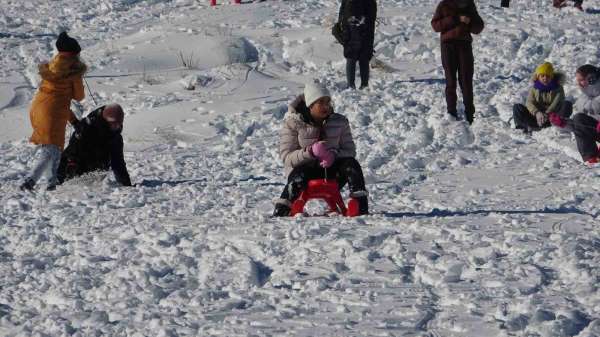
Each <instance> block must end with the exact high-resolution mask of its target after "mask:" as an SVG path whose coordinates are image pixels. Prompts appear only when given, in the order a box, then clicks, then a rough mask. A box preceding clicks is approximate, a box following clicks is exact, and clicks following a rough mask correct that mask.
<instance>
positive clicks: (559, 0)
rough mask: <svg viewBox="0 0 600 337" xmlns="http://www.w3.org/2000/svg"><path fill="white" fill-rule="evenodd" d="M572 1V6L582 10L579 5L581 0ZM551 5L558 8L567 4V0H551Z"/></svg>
mask: <svg viewBox="0 0 600 337" xmlns="http://www.w3.org/2000/svg"><path fill="white" fill-rule="evenodd" d="M573 2H574V4H573V6H574V7H575V8H577V9H579V10H580V11H583V7H582V6H581V5H582V4H583V0H573ZM552 5H554V7H556V8H559V9H560V8H563V7H566V6H567V0H552Z"/></svg>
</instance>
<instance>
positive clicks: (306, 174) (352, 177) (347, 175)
mask: <svg viewBox="0 0 600 337" xmlns="http://www.w3.org/2000/svg"><path fill="white" fill-rule="evenodd" d="M323 178H325V169H324V168H322V167H320V166H317V165H314V163H311V164H307V165H302V166H298V167H296V168H294V169H293V170H292V172H291V173H290V175H289V176H288V182H287V184H286V185H285V188H284V189H283V192H282V193H281V199H285V200H288V201H290V202H293V201H294V200H296V199H297V198H298V197H299V196H300V193H302V191H304V190H305V189H306V187H307V186H308V181H309V180H312V179H323ZM327 178H330V179H336V180H337V183H338V185H339V187H340V189H342V188H343V187H344V185H346V183H348V186H349V188H350V194H352V193H353V192H363V191H364V192H366V189H365V178H364V176H363V172H362V168H361V167H360V164H359V163H358V161H356V159H354V158H338V159H336V161H335V162H334V163H333V165H332V166H331V167H329V168H328V169H327ZM365 195H366V193H365Z"/></svg>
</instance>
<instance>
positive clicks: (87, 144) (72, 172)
mask: <svg viewBox="0 0 600 337" xmlns="http://www.w3.org/2000/svg"><path fill="white" fill-rule="evenodd" d="M123 119H124V114H123V108H121V106H120V105H118V104H109V105H105V106H102V107H100V108H98V109H96V110H94V111H92V112H90V113H89V114H88V115H87V117H85V118H84V119H82V120H81V121H79V122H78V123H77V124H76V125H75V132H74V133H73V134H72V135H71V139H70V140H69V145H68V146H67V148H66V149H65V151H64V152H63V154H62V156H61V158H60V164H59V166H58V173H57V178H58V182H59V183H60V184H62V183H63V182H64V181H65V180H68V179H71V178H74V177H76V176H80V175H82V174H84V173H88V172H91V171H96V170H108V168H109V167H110V168H112V171H113V173H114V175H115V178H116V180H117V181H118V182H119V183H121V184H122V185H123V186H131V180H130V178H129V173H127V166H126V165H125V160H124V158H123V137H122V136H121V130H123Z"/></svg>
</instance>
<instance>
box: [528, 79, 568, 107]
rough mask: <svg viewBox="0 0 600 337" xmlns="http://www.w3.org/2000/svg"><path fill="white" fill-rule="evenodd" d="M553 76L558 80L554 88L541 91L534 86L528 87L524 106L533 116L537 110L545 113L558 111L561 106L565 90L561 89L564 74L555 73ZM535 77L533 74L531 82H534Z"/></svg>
mask: <svg viewBox="0 0 600 337" xmlns="http://www.w3.org/2000/svg"><path fill="white" fill-rule="evenodd" d="M554 76H555V77H556V79H557V80H558V87H557V88H556V89H554V90H552V91H547V92H542V91H540V90H538V89H536V88H535V87H532V88H531V89H529V95H528V96H527V102H526V106H527V110H529V113H530V114H532V115H533V116H535V115H536V114H537V113H538V112H541V113H543V114H546V115H547V114H548V113H550V112H558V111H559V110H560V109H561V108H562V105H563V103H564V102H565V91H564V89H563V82H564V80H565V75H564V74H563V73H555V74H554ZM536 79H537V77H536V75H535V74H534V75H533V76H532V82H535V80H536Z"/></svg>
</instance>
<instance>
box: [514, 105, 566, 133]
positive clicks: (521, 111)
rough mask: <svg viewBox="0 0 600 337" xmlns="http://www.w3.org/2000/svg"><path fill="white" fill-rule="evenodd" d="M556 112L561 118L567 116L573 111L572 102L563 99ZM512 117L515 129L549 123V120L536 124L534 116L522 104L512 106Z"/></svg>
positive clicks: (530, 127) (548, 124) (545, 125)
mask: <svg viewBox="0 0 600 337" xmlns="http://www.w3.org/2000/svg"><path fill="white" fill-rule="evenodd" d="M556 113H557V114H558V115H559V116H561V117H563V118H569V117H570V116H571V114H572V113H573V103H571V102H569V101H565V102H564V103H563V104H562V106H561V107H560V109H559V110H558V111H557V112H556ZM513 119H514V121H515V129H523V130H529V129H532V128H545V127H548V126H550V125H551V124H550V122H549V121H548V122H547V123H546V124H544V125H538V122H537V119H536V118H535V116H534V115H532V114H531V113H530V112H529V110H528V109H527V107H526V106H524V105H523V104H515V105H514V106H513Z"/></svg>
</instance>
